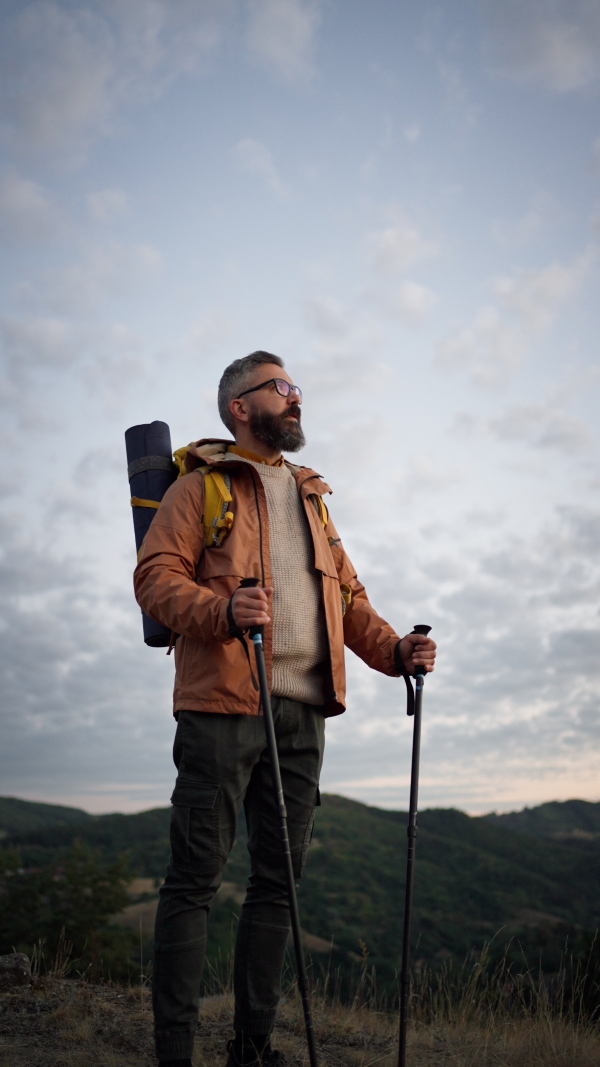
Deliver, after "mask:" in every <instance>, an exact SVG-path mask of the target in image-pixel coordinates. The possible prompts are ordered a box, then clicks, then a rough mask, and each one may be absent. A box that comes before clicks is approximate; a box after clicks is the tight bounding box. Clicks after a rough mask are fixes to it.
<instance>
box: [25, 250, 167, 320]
mask: <svg viewBox="0 0 600 1067" xmlns="http://www.w3.org/2000/svg"><path fill="white" fill-rule="evenodd" d="M161 269H162V257H161V254H160V252H159V251H158V250H157V249H156V248H153V247H152V245H147V244H140V245H126V244H122V243H121V242H120V241H111V242H107V243H106V244H102V245H100V244H98V245H92V246H91V247H89V248H88V249H87V250H86V251H85V253H84V255H83V256H82V258H81V260H80V261H79V262H75V263H71V264H70V265H69V266H66V267H63V268H58V269H57V270H54V271H53V272H52V274H48V275H46V276H45V278H44V280H43V282H42V284H41V286H40V285H38V284H36V285H32V284H31V283H27V284H25V285H23V286H21V289H20V296H21V300H22V301H23V302H25V303H27V302H29V303H31V304H33V305H35V304H37V303H40V302H41V303H42V304H43V305H44V306H46V307H49V308H52V310H53V311H55V312H57V313H58V314H61V315H62V314H71V315H75V316H77V315H81V314H83V313H85V312H88V311H90V310H91V309H93V308H95V307H97V306H98V305H99V304H100V303H101V302H102V301H103V300H105V299H107V298H114V297H122V296H124V295H128V294H131V293H133V292H136V291H138V290H139V289H140V288H142V287H144V286H145V285H146V284H147V283H148V282H150V281H152V280H153V279H155V278H156V277H157V275H158V274H159V273H160V271H161Z"/></svg>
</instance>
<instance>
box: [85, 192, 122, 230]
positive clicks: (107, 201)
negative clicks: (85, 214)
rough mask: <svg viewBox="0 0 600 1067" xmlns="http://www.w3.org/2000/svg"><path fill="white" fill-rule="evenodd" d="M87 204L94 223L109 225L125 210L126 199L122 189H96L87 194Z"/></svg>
mask: <svg viewBox="0 0 600 1067" xmlns="http://www.w3.org/2000/svg"><path fill="white" fill-rule="evenodd" d="M87 204H88V210H89V213H90V216H91V218H92V219H93V220H94V222H100V223H104V224H110V223H112V222H114V221H115V219H117V218H118V217H119V215H121V214H122V213H123V211H124V210H125V208H126V206H127V197H126V195H125V193H124V192H123V190H122V189H97V190H96V191H95V192H93V193H88V196H87Z"/></svg>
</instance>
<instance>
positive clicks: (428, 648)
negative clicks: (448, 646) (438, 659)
mask: <svg viewBox="0 0 600 1067" xmlns="http://www.w3.org/2000/svg"><path fill="white" fill-rule="evenodd" d="M436 648H437V645H436V643H435V641H433V640H432V639H431V637H423V634H407V635H406V637H403V638H402V640H401V641H400V656H401V657H402V662H403V664H404V666H405V667H406V671H407V673H408V674H410V675H411V676H412V675H413V674H414V673H415V670H416V668H417V667H424V668H425V670H426V672H427V673H429V672H430V671H432V670H433V668H434V666H435V650H436Z"/></svg>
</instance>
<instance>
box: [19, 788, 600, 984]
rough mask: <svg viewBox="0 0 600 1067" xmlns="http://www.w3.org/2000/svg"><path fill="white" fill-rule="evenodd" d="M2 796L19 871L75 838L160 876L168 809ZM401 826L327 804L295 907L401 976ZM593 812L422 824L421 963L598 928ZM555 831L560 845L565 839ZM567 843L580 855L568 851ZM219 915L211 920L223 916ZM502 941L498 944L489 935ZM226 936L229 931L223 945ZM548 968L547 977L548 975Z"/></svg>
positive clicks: (352, 950)
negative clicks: (99, 807)
mask: <svg viewBox="0 0 600 1067" xmlns="http://www.w3.org/2000/svg"><path fill="white" fill-rule="evenodd" d="M52 810H53V809H52V806H51V805H45V804H35V803H28V802H25V801H20V800H14V799H11V798H4V799H3V800H1V799H0V828H1V829H2V830H3V832H4V839H3V841H2V842H1V844H2V845H3V846H4V848H5V849H7V848H8V849H13V850H14V849H17V851H18V852H19V854H20V857H21V860H20V862H21V863H22V864H23V866H24V867H25V869H39V868H40V867H42V866H44V865H47V864H49V863H53V862H56V861H57V860H58V858H59V856H60V854H61V850H64V849H65V848H66V847H68V846H69V845H71V844H72V842H73V841H74V840H76V839H78V840H81V841H83V842H84V843H86V844H88V845H89V846H90V847H92V848H93V849H94V850H95V851H96V852H97V853H98V854H99V855H100V856H101V858H102V859H103V861H106V862H109V861H112V860H114V859H115V858H116V857H117V856H118V855H120V854H122V853H123V852H126V853H127V854H128V856H129V866H130V871H131V876H132V878H133V877H138V878H139V877H142V878H152V879H156V880H157V882H158V881H159V880H160V879H161V878H162V876H163V874H164V869H165V865H166V861H167V858H168V852H169V844H168V830H169V816H170V809H169V808H157V809H154V810H152V811H146V812H142V813H140V814H138V815H102V816H89V815H86V814H85V812H81V811H77V810H76V809H69V808H58V807H57V808H55V809H54V811H55V815H56V818H55V820H54V821H52V818H51V813H52ZM406 821H407V820H406V815H405V814H404V813H401V812H393V811H384V810H381V809H379V808H374V807H368V806H367V805H365V804H360V803H357V802H356V801H351V800H347V799H346V798H344V797H338V796H330V795H326V794H325V795H323V803H322V807H321V808H320V809H319V810H318V812H317V818H316V822H315V831H314V836H313V841H312V844H311V847H310V854H309V860H308V863H307V868H306V874H305V877H304V878H303V880H302V883H301V889H300V905H301V910H302V921H303V925H304V927H305V929H306V930H307V931H308V932H309V933H310V934H312V935H313V936H316V938H319V939H322V940H324V941H325V942H328V943H330V942H331V941H332V940H333V943H334V945H335V946H336V949H335V951H336V953H342V954H343V955H345V958H348V954H350V955H351V956H352V955H354V956H357V955H359V954H360V953H361V951H363V950H362V949H361V947H360V944H361V942H362V943H364V944H365V945H366V950H367V951H368V953H369V957H370V959H371V960H372V962H373V963H375V964H376V965H377V967H378V970H379V972H380V973H381V974H383V975H385V973H386V972H387V971H389V972H390V974H391V973H392V972H393V970H394V968H395V967H396V966H397V961H398V954H399V951H400V944H401V920H402V909H403V889H404V870H405V863H406ZM598 826H600V804H589V803H586V802H584V801H568V802H566V803H564V804H547V805H542V806H541V807H539V808H534V809H529V810H526V811H524V812H518V813H514V814H511V815H507V816H502V815H500V816H497V815H494V816H488V817H483V818H481V817H480V818H471V817H469V816H467V815H465V814H464V813H463V812H460V811H456V810H452V809H441V808H440V809H431V810H427V811H423V812H422V813H420V815H419V833H418V842H417V865H416V884H415V897H414V901H415V944H418V949H417V952H418V955H419V956H421V957H423V958H424V959H425V960H431V961H435V960H441V959H444V958H447V957H449V956H453V957H455V958H457V959H458V958H463V957H464V955H465V953H466V952H468V951H469V950H470V949H479V948H481V946H482V945H483V944H484V943H485V942H486V941H489V940H490V939H494V938H495V941H494V944H495V945H496V944H501V943H502V942H505V941H506V940H507V939H509V938H510V937H512V938H513V939H514V940H515V943H516V942H517V941H518V944H519V946H520V947H519V951H521V948H522V947H523V946H527V945H529V946H530V947H531V948H532V951H533V952H534V953H536V952H537V949H538V947H540V946H546V947H545V951H546V952H550V955H552V956H553V957H554V956H556V955H557V953H558V955H560V950H561V947H564V941H565V937H566V936H567V935H569V936H570V937H571V939H573V938H581V937H584V939H585V938H587V937H588V935H590V936H591V933H592V932H593V931H594V930H595V929H596V928H597V927H598V926H599V925H600V896H599V894H598V885H599V884H600V847H599V845H598V840H597V837H596V831H595V829H591V827H592V828H593V827H598ZM557 834H558V835H560V834H567V835H570V836H568V837H567V839H566V841H565V840H563V839H562V838H560V836H558V837H557ZM243 839H244V834H243V833H240V834H239V835H238V841H237V842H236V845H235V847H234V850H233V853H232V856H231V858H230V860H229V863H228V866H227V869H226V872H225V880H226V881H227V882H228V883H229V884H230V886H233V888H234V892H232V893H231V894H230V896H229V898H228V900H227V901H225V902H222V903H221V904H219V905H218V907H217V908H215V914H214V924H213V925H214V929H215V933H216V931H217V929H218V928H219V922H221V926H222V929H223V931H225V929H226V930H227V931H228V933H227V936H229V931H230V929H231V918H232V916H233V915H234V914H236V913H237V909H238V904H236V902H235V901H236V896H237V899H238V900H239V892H238V891H241V890H242V888H243V885H244V882H245V878H246V874H247V855H246V850H245V846H244V840H243ZM573 842H575V843H576V847H573ZM219 908H220V909H221V920H220V919H219V914H220V913H219ZM500 930H501V931H502V934H501V935H499V936H498V937H496V935H498V931H500ZM223 936H225V934H224V935H223ZM555 963H556V960H554V959H553V960H552V962H551V964H549V965H548V966H549V969H552V968H553V967H554V964H555Z"/></svg>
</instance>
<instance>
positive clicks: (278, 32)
mask: <svg viewBox="0 0 600 1067" xmlns="http://www.w3.org/2000/svg"><path fill="white" fill-rule="evenodd" d="M320 9H321V4H320V2H319V0H308V2H307V0H247V10H248V34H247V43H248V50H249V53H250V55H251V57H252V58H253V59H254V61H255V62H256V63H258V64H259V66H261V67H263V68H264V69H265V70H267V71H269V73H271V74H274V75H275V77H276V78H278V79H279V80H281V81H286V82H302V81H307V80H308V79H310V78H311V77H312V76H313V74H314V49H315V36H316V32H317V29H318V27H319V23H320V21H321V12H320Z"/></svg>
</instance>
